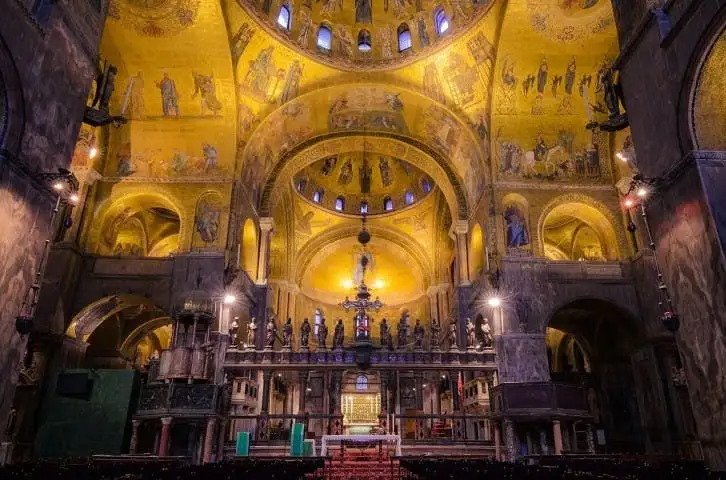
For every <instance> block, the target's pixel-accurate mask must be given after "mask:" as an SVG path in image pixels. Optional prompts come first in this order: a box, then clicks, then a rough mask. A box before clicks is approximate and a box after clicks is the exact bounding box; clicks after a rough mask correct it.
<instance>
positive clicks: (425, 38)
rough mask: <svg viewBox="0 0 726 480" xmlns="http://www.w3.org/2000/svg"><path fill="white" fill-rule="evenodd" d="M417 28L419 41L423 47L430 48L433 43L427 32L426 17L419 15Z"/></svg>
mask: <svg viewBox="0 0 726 480" xmlns="http://www.w3.org/2000/svg"><path fill="white" fill-rule="evenodd" d="M416 28H417V29H418V39H419V41H420V42H421V46H422V47H428V46H429V44H430V43H431V42H430V40H429V32H428V31H427V30H426V16H425V15H418V17H417V18H416Z"/></svg>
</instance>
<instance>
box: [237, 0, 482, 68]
mask: <svg viewBox="0 0 726 480" xmlns="http://www.w3.org/2000/svg"><path fill="white" fill-rule="evenodd" d="M239 3H240V5H242V6H243V7H244V8H245V10H247V12H248V13H249V14H250V15H251V16H253V17H254V18H255V19H256V20H257V21H258V22H259V24H260V25H261V26H262V27H263V28H265V30H267V31H268V33H270V34H272V35H273V36H275V37H277V38H278V39H280V40H282V41H283V42H285V43H286V44H288V45H289V46H292V47H293V48H295V49H296V50H297V51H299V52H300V53H302V54H304V55H306V56H308V57H311V58H314V59H315V60H318V61H320V62H321V63H326V64H329V65H331V66H335V67H338V68H345V69H365V70H370V69H385V68H389V67H399V66H401V65H404V64H408V63H410V62H411V61H414V60H416V59H419V58H421V57H422V56H425V55H429V54H431V53H433V52H436V51H438V50H439V49H440V48H443V47H444V46H446V45H449V44H450V43H451V42H452V41H453V40H454V39H456V38H458V37H459V36H460V34H462V33H464V32H465V31H467V30H468V27H470V26H471V25H473V24H474V23H476V22H477V21H478V20H479V19H481V18H482V17H483V16H484V14H485V13H486V12H487V11H488V10H489V7H490V6H491V4H493V3H494V2H493V0H479V1H477V0H474V1H473V2H461V1H454V2H446V3H443V2H439V1H436V0H384V1H383V2H374V1H373V0H350V1H348V0H346V1H345V2H344V1H343V0H317V1H315V2H313V1H312V0H283V1H282V2H280V3H279V4H278V3H273V2H272V1H271V0H261V1H256V2H255V1H240V2H239ZM483 47H484V48H487V47H490V48H492V49H493V46H491V45H488V46H486V45H485V46H483Z"/></svg>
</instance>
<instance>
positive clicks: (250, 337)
mask: <svg viewBox="0 0 726 480" xmlns="http://www.w3.org/2000/svg"><path fill="white" fill-rule="evenodd" d="M256 333H257V319H256V318H255V317H252V319H251V320H250V323H248V324H247V347H248V348H254V347H255V334H256Z"/></svg>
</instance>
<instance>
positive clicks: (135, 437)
mask: <svg viewBox="0 0 726 480" xmlns="http://www.w3.org/2000/svg"><path fill="white" fill-rule="evenodd" d="M140 425H141V420H137V419H133V420H131V441H130V442H129V453H130V454H131V455H133V454H135V453H136V449H137V446H138V444H139V426H140Z"/></svg>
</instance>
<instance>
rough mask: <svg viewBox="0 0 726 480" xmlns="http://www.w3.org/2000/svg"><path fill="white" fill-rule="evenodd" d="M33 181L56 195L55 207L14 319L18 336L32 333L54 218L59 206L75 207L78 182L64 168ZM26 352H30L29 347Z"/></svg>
mask: <svg viewBox="0 0 726 480" xmlns="http://www.w3.org/2000/svg"><path fill="white" fill-rule="evenodd" d="M35 179H36V180H37V181H38V182H39V183H43V184H45V185H48V186H50V188H51V189H52V190H53V192H55V194H56V195H57V198H56V202H55V206H54V207H53V210H52V211H51V215H50V221H49V224H50V232H51V238H48V239H46V240H45V242H44V244H43V252H42V254H41V256H40V262H38V268H37V270H36V271H35V278H34V279H33V283H32V284H31V285H30V287H29V288H28V291H27V292H26V293H25V297H24V299H23V303H22V304H21V305H20V312H18V315H17V316H16V317H15V330H16V331H17V332H18V333H19V334H20V335H27V334H28V333H30V332H32V331H33V327H34V324H35V311H36V309H37V307H38V299H39V296H40V287H41V285H42V284H43V275H44V274H45V268H46V266H47V260H48V250H49V247H50V244H51V242H52V241H53V237H54V236H55V233H56V226H55V218H56V216H57V215H58V212H60V209H61V206H64V205H71V206H72V205H75V204H77V203H78V200H79V198H78V193H77V191H78V180H77V179H76V177H75V175H73V173H72V172H71V171H70V170H66V169H65V168H59V169H58V172H53V173H39V174H36V176H35ZM64 226H65V227H66V228H69V227H70V222H68V221H66V222H64ZM28 351H29V352H30V351H31V348H30V346H29V347H28Z"/></svg>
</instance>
